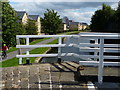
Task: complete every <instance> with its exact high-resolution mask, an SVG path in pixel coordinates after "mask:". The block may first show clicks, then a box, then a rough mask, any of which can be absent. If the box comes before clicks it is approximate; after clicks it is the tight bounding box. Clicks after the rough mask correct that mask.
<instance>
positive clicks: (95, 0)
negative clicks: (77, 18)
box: [9, 0, 119, 2]
mask: <svg viewBox="0 0 120 90" xmlns="http://www.w3.org/2000/svg"><path fill="white" fill-rule="evenodd" d="M9 1H11V2H119V0H9Z"/></svg>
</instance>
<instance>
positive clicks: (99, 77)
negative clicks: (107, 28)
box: [98, 38, 104, 84]
mask: <svg viewBox="0 0 120 90" xmlns="http://www.w3.org/2000/svg"><path fill="white" fill-rule="evenodd" d="M103 55H104V39H103V38H100V52H99V67H98V82H99V83H100V84H101V83H102V82H103V67H104V65H103V59H104V58H103Z"/></svg>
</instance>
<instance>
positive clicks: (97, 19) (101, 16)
mask: <svg viewBox="0 0 120 90" xmlns="http://www.w3.org/2000/svg"><path fill="white" fill-rule="evenodd" d="M114 13H115V10H113V9H112V8H111V7H110V6H107V5H105V4H103V6H102V9H101V10H97V11H95V14H94V15H93V16H92V19H91V25H90V28H91V30H92V31H94V32H112V29H113V22H114V18H113V16H114Z"/></svg>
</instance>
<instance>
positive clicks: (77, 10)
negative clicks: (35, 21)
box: [9, 0, 118, 24]
mask: <svg viewBox="0 0 120 90" xmlns="http://www.w3.org/2000/svg"><path fill="white" fill-rule="evenodd" d="M53 1H54V2H53ZM95 1H97V0H94V1H91V2H90V0H89V2H88V1H86V2H83V1H76V0H74V1H71V2H65V0H64V2H63V0H62V2H61V1H59V2H58V1H57V2H55V0H52V1H50V2H48V1H44V2H43V1H39V0H38V1H36V0H34V1H30V0H29V2H27V1H17V0H9V2H10V4H11V6H12V7H13V8H14V9H15V10H17V11H26V12H27V13H28V15H40V16H41V17H43V16H44V13H45V11H46V9H54V10H55V11H57V12H58V15H60V16H61V18H62V17H64V16H67V17H68V18H69V19H70V20H74V21H75V22H85V23H88V24H90V21H91V17H92V15H93V14H94V12H95V11H96V10H98V9H101V6H102V4H103V0H102V1H101V2H95ZM104 1H105V0H104ZM104 3H105V4H107V5H110V6H111V7H112V8H113V9H116V8H117V6H118V1H115V2H112V1H111V2H104Z"/></svg>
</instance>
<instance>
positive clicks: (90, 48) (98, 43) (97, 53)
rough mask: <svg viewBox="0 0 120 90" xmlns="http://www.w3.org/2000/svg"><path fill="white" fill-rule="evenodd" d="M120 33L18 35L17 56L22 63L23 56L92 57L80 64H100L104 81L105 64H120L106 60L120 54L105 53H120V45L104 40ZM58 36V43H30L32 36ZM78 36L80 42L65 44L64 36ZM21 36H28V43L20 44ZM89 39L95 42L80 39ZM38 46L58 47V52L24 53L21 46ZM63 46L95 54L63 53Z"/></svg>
mask: <svg viewBox="0 0 120 90" xmlns="http://www.w3.org/2000/svg"><path fill="white" fill-rule="evenodd" d="M119 35H120V34H117V33H112V34H111V33H104V34H103V33H80V34H79V35H17V36H16V39H17V44H18V45H17V46H16V48H19V55H17V56H16V57H17V58H19V64H22V58H23V57H25V58H27V57H58V58H61V57H64V56H74V57H78V58H84V57H85V58H90V59H91V61H79V62H80V65H87V66H90V65H92V66H98V82H99V83H102V81H103V77H102V76H103V75H102V73H103V67H104V66H120V63H119V62H104V59H119V58H120V56H119V55H114V56H113V55H104V53H105V52H110V53H119V52H120V49H119V48H120V45H119V44H105V43H104V40H107V39H115V40H116V39H118V40H119V39H120V37H119ZM48 37H51V38H58V44H50V45H46V44H45V45H43V44H42V45H29V39H30V38H48ZM70 37H74V38H78V39H79V40H78V41H79V44H75V43H70V44H63V43H62V38H70ZM20 38H26V45H20V40H19V39H20ZM85 38H86V39H88V40H89V41H91V40H93V41H95V43H92V44H91V43H90V42H89V43H81V41H80V40H84V39H85ZM38 47H58V53H56V54H29V51H26V55H22V53H21V50H20V49H21V48H38ZM62 47H77V48H78V49H79V52H94V54H93V55H79V54H76V53H61V48H62Z"/></svg>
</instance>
